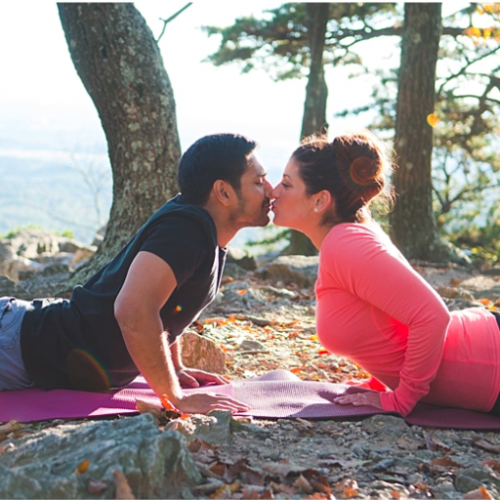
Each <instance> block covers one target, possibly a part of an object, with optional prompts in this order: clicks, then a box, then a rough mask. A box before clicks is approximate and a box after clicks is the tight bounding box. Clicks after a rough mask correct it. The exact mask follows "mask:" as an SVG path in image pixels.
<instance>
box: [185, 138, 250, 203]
mask: <svg viewBox="0 0 500 500" xmlns="http://www.w3.org/2000/svg"><path fill="white" fill-rule="evenodd" d="M256 147H257V143H256V142H255V141H252V140H251V139H248V138H247V137H244V136H242V135H237V134H214V135H207V136H205V137H202V138H201V139H198V140H197V141H196V142H195V143H194V144H193V145H192V146H190V147H189V148H188V149H187V151H186V152H185V153H184V154H183V155H182V158H181V161H180V162H179V169H178V172H177V178H178V182H179V187H180V190H181V195H182V198H183V199H184V200H185V201H187V202H189V203H193V204H194V205H200V206H201V205H204V204H205V203H206V202H207V201H208V198H209V196H210V191H211V189H212V187H213V185H214V182H215V181H217V180H223V181H227V182H229V184H231V186H232V187H233V188H234V189H235V190H236V191H239V189H240V187H241V176H242V175H243V174H244V173H245V171H246V169H247V159H248V157H249V156H250V155H251V153H252V152H253V151H254V149H255V148H256Z"/></svg>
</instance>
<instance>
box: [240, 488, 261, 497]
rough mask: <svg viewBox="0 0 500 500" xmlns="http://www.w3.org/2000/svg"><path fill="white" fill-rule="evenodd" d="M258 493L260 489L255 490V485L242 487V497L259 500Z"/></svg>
mask: <svg viewBox="0 0 500 500" xmlns="http://www.w3.org/2000/svg"><path fill="white" fill-rule="evenodd" d="M260 494H261V491H259V490H256V489H255V487H252V486H247V485H245V486H244V487H243V491H242V492H241V495H242V497H243V498H245V499H248V500H260V499H261V498H262V497H261V496H260Z"/></svg>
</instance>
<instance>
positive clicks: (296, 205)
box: [273, 157, 314, 232]
mask: <svg viewBox="0 0 500 500" xmlns="http://www.w3.org/2000/svg"><path fill="white" fill-rule="evenodd" d="M273 198H274V202H273V212H274V219H273V222H274V224H275V225H277V226H284V227H289V228H291V229H297V230H298V231H302V232H306V231H307V229H308V228H310V227H311V224H312V221H311V215H312V212H313V210H314V200H313V199H312V197H310V196H307V193H306V185H305V183H304V181H303V180H302V179H301V177H300V175H299V164H298V162H297V160H295V159H294V158H293V157H292V158H290V160H289V161H288V163H287V165H286V167H285V170H284V172H283V179H282V180H281V182H280V183H279V184H278V185H277V186H276V187H275V188H274V189H273Z"/></svg>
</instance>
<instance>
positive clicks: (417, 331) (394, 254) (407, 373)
mask: <svg viewBox="0 0 500 500" xmlns="http://www.w3.org/2000/svg"><path fill="white" fill-rule="evenodd" d="M316 296H317V309H316V320H317V332H318V337H319V340H320V342H321V343H322V344H323V345H324V346H325V348H326V349H328V350H329V351H330V352H332V353H334V354H337V355H340V356H344V357H346V358H349V359H350V360H352V361H354V362H355V363H357V364H359V365H360V366H362V367H363V368H364V369H365V370H366V371H368V372H369V373H370V374H371V375H372V376H373V377H375V378H376V379H377V380H379V381H380V382H382V383H383V384H384V385H385V386H387V387H388V388H389V389H391V390H389V391H387V392H382V393H381V402H382V407H383V409H384V410H389V411H397V412H399V413H401V414H402V415H407V414H408V413H409V412H410V411H411V410H412V409H413V407H414V406H415V404H416V403H417V401H420V400H422V401H424V402H426V403H432V404H437V405H440V406H451V407H459V408H467V409H471V410H478V411H485V412H486V411H489V410H491V408H492V407H493V405H494V403H495V400H496V398H497V396H498V393H499V390H500V366H499V364H500V332H499V329H498V326H497V323H496V320H495V317H494V316H493V315H492V314H491V313H489V312H488V311H487V310H485V309H481V308H474V309H466V310H463V311H456V312H452V313H449V312H448V310H447V309H446V306H445V304H444V303H443V301H442V300H441V298H440V297H439V295H438V294H437V293H436V292H435V290H434V289H433V288H432V287H431V286H430V285H429V284H428V283H427V282H426V281H425V280H424V279H423V278H422V277H421V276H420V275H419V274H418V273H417V272H415V271H414V270H413V269H412V267H411V266H410V264H409V263H408V261H407V260H406V259H405V258H404V257H403V255H402V254H401V253H400V252H399V250H398V249H397V248H396V247H395V246H394V245H393V244H392V243H391V241H390V240H389V238H388V237H387V235H386V234H385V233H384V232H383V231H382V230H381V229H380V228H379V227H378V226H376V225H375V224H373V225H363V224H350V223H344V224H338V225H337V226H334V227H333V228H332V230H331V231H330V232H329V233H328V235H327V236H326V238H325V239H324V240H323V243H322V245H321V250H320V265H319V272H318V280H317V282H316Z"/></svg>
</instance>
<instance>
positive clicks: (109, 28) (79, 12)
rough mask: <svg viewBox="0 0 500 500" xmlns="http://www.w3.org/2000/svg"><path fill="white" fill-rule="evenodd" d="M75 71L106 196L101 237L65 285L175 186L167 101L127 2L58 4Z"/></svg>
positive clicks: (102, 260) (106, 253)
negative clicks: (101, 155) (103, 166)
mask: <svg viewBox="0 0 500 500" xmlns="http://www.w3.org/2000/svg"><path fill="white" fill-rule="evenodd" d="M58 9H59V16H60V18H61V23H62V26H63V29H64V33H65V36H66V41H67V43H68V47H69V52H70V54H71V58H72V60H73V63H74V65H75V68H76V71H77V73H78V75H79V77H80V78H81V80H82V82H83V84H84V86H85V88H86V90H87V92H88V93H89V95H90V97H91V98H92V100H93V102H94V104H95V106H96V108H97V111H98V114H99V118H100V119H101V123H102V127H103V129H104V132H105V134H106V139H107V143H108V153H109V158H110V161H111V168H112V171H113V203H112V206H111V211H110V214H109V222H108V226H107V231H106V235H105V237H104V241H103V242H102V244H101V246H100V247H99V249H98V251H97V252H96V254H95V255H94V256H93V257H92V258H91V259H90V260H89V261H88V262H87V264H86V265H85V266H82V268H80V269H79V270H77V271H76V273H74V275H73V276H72V279H71V282H70V283H68V284H67V285H68V287H69V288H68V289H70V288H72V287H73V286H75V285H77V284H79V283H83V282H85V281H86V280H87V279H88V278H89V277H90V275H92V274H93V273H95V272H96V271H97V270H98V269H99V268H101V267H102V266H103V265H104V264H106V263H107V262H109V261H110V260H111V259H112V258H113V257H114V256H115V255H116V254H117V253H118V251H119V250H120V249H121V248H122V247H123V246H124V245H125V244H126V243H127V241H128V240H129V239H130V238H131V237H132V236H133V235H134V234H135V233H136V231H137V230H138V229H139V228H140V227H141V226H142V225H143V224H144V223H145V222H146V220H147V219H148V218H149V217H150V216H151V215H152V214H153V213H154V212H155V211H156V210H157V209H158V208H159V207H160V206H161V205H162V204H163V203H164V202H165V201H166V200H167V199H168V198H170V197H172V196H174V195H175V194H176V193H177V191H178V188H177V175H176V172H177V164H178V162H179V158H180V145H179V137H178V134H177V123H176V117H175V102H174V97H173V92H172V88H171V85H170V81H169V78H168V75H167V73H166V71H165V68H164V66H163V60H162V57H161V55H160V51H159V49H158V46H157V44H156V42H155V40H154V38H153V35H152V33H151V31H150V29H149V27H148V26H147V24H146V22H145V20H144V19H143V17H142V16H141V15H140V13H139V12H138V11H137V9H136V8H135V7H134V5H133V4H131V3H114V4H113V3H60V4H58Z"/></svg>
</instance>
